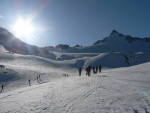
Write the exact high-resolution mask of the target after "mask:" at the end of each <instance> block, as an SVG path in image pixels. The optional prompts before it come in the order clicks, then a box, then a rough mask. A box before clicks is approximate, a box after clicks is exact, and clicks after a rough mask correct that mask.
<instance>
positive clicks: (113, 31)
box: [110, 29, 120, 34]
mask: <svg viewBox="0 0 150 113" xmlns="http://www.w3.org/2000/svg"><path fill="white" fill-rule="evenodd" d="M116 33H117V34H120V33H119V32H118V31H116V30H115V29H113V30H112V32H111V33H110V34H116Z"/></svg>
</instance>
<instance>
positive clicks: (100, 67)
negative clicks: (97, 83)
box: [98, 65, 102, 73]
mask: <svg viewBox="0 0 150 113" xmlns="http://www.w3.org/2000/svg"><path fill="white" fill-rule="evenodd" d="M98 68H99V73H100V72H101V69H102V66H101V65H99V66H98Z"/></svg>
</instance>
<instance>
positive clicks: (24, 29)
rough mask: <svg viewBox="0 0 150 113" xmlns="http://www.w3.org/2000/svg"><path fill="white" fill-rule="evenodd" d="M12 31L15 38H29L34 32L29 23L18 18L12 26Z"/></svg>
mask: <svg viewBox="0 0 150 113" xmlns="http://www.w3.org/2000/svg"><path fill="white" fill-rule="evenodd" d="M12 29H13V31H14V32H15V34H16V35H17V36H23V37H26V36H30V35H32V34H33V32H34V27H33V25H32V23H31V22H30V21H28V20H27V21H25V20H23V19H22V18H19V19H18V21H17V22H16V23H15V24H14V25H13V26H12Z"/></svg>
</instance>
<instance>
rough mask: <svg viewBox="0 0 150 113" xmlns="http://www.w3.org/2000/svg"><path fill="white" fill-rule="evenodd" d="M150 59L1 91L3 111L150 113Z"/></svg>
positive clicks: (29, 112) (37, 112)
mask: <svg viewBox="0 0 150 113" xmlns="http://www.w3.org/2000/svg"><path fill="white" fill-rule="evenodd" d="M149 67H150V63H145V64H141V65H138V66H133V67H130V68H117V69H108V70H103V71H102V73H100V74H94V75H93V74H92V76H90V77H88V76H86V75H85V72H84V73H82V76H81V77H79V76H77V75H78V74H77V73H74V76H69V77H62V78H59V79H56V80H52V81H51V82H47V83H43V84H37V85H33V86H30V87H25V88H20V89H17V90H14V91H9V92H5V93H1V94H0V102H1V104H0V113H149V112H150V71H149Z"/></svg>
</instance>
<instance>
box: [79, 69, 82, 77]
mask: <svg viewBox="0 0 150 113" xmlns="http://www.w3.org/2000/svg"><path fill="white" fill-rule="evenodd" d="M81 72H82V68H79V76H81Z"/></svg>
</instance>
